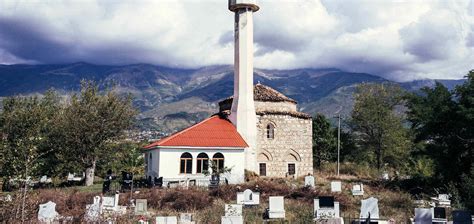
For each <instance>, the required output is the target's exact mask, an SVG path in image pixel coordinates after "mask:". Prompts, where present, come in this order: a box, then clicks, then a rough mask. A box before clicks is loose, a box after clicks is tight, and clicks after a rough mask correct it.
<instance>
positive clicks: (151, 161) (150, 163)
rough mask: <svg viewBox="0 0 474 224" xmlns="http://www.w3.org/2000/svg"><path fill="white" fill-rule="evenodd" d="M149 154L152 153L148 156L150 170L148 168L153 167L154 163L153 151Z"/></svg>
mask: <svg viewBox="0 0 474 224" xmlns="http://www.w3.org/2000/svg"><path fill="white" fill-rule="evenodd" d="M149 154H150V155H149V156H148V163H147V170H148V169H151V167H152V164H153V156H152V153H151V152H150V153H149Z"/></svg>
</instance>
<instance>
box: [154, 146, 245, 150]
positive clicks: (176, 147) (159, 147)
mask: <svg viewBox="0 0 474 224" xmlns="http://www.w3.org/2000/svg"><path fill="white" fill-rule="evenodd" d="M153 149H189V150H213V149H215V150H245V149H246V148H241V147H194V146H157V147H154V148H150V149H149V150H153Z"/></svg>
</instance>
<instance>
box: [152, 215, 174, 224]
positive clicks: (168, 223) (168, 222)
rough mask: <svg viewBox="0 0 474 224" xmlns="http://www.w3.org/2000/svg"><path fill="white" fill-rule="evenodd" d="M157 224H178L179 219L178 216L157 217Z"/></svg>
mask: <svg viewBox="0 0 474 224" xmlns="http://www.w3.org/2000/svg"><path fill="white" fill-rule="evenodd" d="M155 221H156V224H178V218H177V217H176V216H157V217H156V219H155Z"/></svg>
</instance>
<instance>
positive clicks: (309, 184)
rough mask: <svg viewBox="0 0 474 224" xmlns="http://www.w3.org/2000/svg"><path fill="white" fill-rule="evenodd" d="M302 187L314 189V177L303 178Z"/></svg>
mask: <svg viewBox="0 0 474 224" xmlns="http://www.w3.org/2000/svg"><path fill="white" fill-rule="evenodd" d="M304 186H305V187H311V188H314V176H305V177H304Z"/></svg>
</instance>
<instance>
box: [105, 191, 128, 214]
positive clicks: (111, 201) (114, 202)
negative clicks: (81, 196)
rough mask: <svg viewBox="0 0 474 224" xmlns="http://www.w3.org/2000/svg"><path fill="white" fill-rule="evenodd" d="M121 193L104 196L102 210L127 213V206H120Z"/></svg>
mask: <svg viewBox="0 0 474 224" xmlns="http://www.w3.org/2000/svg"><path fill="white" fill-rule="evenodd" d="M118 203H119V194H118V193H117V194H115V195H114V196H113V197H102V206H101V208H102V210H103V211H106V212H114V213H120V214H125V213H126V212H127V206H119V205H118Z"/></svg>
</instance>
